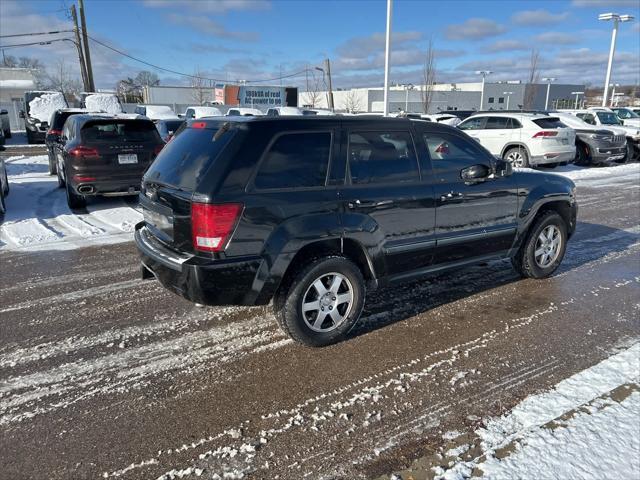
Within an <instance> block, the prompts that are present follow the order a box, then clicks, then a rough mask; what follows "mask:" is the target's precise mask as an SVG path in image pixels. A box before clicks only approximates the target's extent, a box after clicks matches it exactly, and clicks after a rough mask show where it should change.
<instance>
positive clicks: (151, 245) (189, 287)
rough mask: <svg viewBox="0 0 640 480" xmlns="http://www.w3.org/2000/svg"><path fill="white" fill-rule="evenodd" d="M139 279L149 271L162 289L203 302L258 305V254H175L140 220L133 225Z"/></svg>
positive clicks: (207, 303)
mask: <svg viewBox="0 0 640 480" xmlns="http://www.w3.org/2000/svg"><path fill="white" fill-rule="evenodd" d="M135 242H136V246H137V247H138V251H139V252H140V259H141V262H142V269H143V278H148V276H149V273H150V274H152V275H153V276H154V277H155V278H156V279H157V280H158V281H159V282H160V283H161V284H162V285H163V286H164V287H165V288H167V289H168V290H171V291H172V292H174V293H176V294H178V295H180V296H181V297H184V298H186V299H187V300H190V301H192V302H195V303H201V304H204V305H245V306H251V305H258V304H259V303H258V301H257V299H258V295H259V293H260V292H259V288H257V285H262V284H263V282H260V281H258V280H257V278H256V274H257V273H258V270H259V269H260V266H261V264H262V258H260V257H243V258H238V259H232V260H228V259H225V260H213V259H203V258H200V257H196V256H193V255H187V254H181V253H178V252H176V251H174V250H172V249H170V248H168V247H166V246H164V245H163V244H162V243H161V242H159V241H158V240H157V239H155V237H154V236H153V235H151V234H150V233H149V231H148V230H147V228H146V227H145V224H144V222H141V223H139V224H138V225H136V231H135Z"/></svg>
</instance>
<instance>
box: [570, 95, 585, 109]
mask: <svg viewBox="0 0 640 480" xmlns="http://www.w3.org/2000/svg"><path fill="white" fill-rule="evenodd" d="M571 95H575V96H576V103H575V105H574V107H573V108H574V109H575V110H577V109H578V97H579V96H580V95H584V92H571Z"/></svg>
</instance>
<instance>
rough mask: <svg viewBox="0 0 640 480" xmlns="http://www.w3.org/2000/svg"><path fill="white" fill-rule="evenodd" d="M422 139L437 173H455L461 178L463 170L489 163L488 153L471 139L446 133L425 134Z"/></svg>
mask: <svg viewBox="0 0 640 480" xmlns="http://www.w3.org/2000/svg"><path fill="white" fill-rule="evenodd" d="M422 138H423V139H424V143H425V144H426V145H427V148H428V149H429V156H430V157H431V163H432V165H433V168H434V171H435V172H436V173H443V172H454V173H455V176H456V177H457V178H459V172H460V170H462V169H463V168H466V167H469V166H471V165H476V164H478V163H484V164H487V163H488V162H489V161H488V158H489V155H488V153H487V152H485V151H483V150H482V149H481V148H480V147H479V146H478V145H477V144H476V143H475V142H474V141H473V140H471V139H467V138H462V137H459V136H457V135H448V134H446V133H425V134H423V136H422Z"/></svg>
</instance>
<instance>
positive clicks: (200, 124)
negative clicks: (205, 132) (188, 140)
mask: <svg viewBox="0 0 640 480" xmlns="http://www.w3.org/2000/svg"><path fill="white" fill-rule="evenodd" d="M206 127H207V122H193V123H192V124H191V128H206Z"/></svg>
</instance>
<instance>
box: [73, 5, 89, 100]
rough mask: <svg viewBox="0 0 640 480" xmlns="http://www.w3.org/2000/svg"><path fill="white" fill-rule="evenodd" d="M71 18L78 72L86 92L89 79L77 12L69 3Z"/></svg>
mask: <svg viewBox="0 0 640 480" xmlns="http://www.w3.org/2000/svg"><path fill="white" fill-rule="evenodd" d="M71 18H72V19H73V33H74V34H75V36H76V41H75V42H74V43H75V44H76V48H77V49H78V60H79V61H80V74H81V75H82V86H83V88H84V90H85V91H86V92H89V91H91V90H90V89H89V79H88V78H87V66H86V64H85V63H84V55H83V54H82V45H81V43H80V30H79V29H78V14H77V13H76V6H75V5H71Z"/></svg>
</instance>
